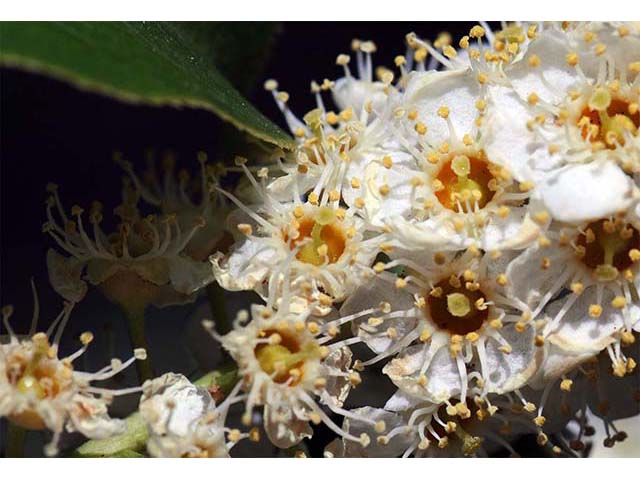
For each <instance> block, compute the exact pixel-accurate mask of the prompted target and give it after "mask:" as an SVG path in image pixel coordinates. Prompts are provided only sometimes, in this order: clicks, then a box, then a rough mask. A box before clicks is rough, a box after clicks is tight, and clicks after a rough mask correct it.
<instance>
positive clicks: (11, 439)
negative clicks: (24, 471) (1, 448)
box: [6, 422, 27, 458]
mask: <svg viewBox="0 0 640 480" xmlns="http://www.w3.org/2000/svg"><path fill="white" fill-rule="evenodd" d="M26 437H27V431H26V430H25V429H24V428H22V427H19V426H18V425H15V424H13V423H12V422H8V424H7V453H6V456H7V457H8V458H23V457H24V441H25V439H26Z"/></svg>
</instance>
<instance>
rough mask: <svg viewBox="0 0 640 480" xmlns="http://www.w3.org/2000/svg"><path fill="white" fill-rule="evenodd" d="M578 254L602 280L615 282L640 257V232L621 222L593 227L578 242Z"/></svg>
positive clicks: (579, 237)
mask: <svg viewBox="0 0 640 480" xmlns="http://www.w3.org/2000/svg"><path fill="white" fill-rule="evenodd" d="M576 245H577V249H576V254H577V255H578V257H579V258H580V260H582V262H583V263H584V264H585V265H586V266H587V267H589V268H590V269H592V270H593V272H594V274H595V275H596V276H597V277H598V278H599V279H601V280H613V279H614V278H616V277H617V276H618V273H619V272H621V271H624V270H626V269H627V268H629V267H630V266H631V265H632V264H633V262H634V261H637V258H636V255H640V251H639V250H640V232H638V230H636V229H635V228H634V227H632V226H631V225H629V224H627V223H625V222H623V221H621V220H617V219H616V220H599V221H597V222H593V223H590V224H589V225H588V226H587V228H586V229H585V231H584V233H581V234H579V235H578V237H577V239H576Z"/></svg>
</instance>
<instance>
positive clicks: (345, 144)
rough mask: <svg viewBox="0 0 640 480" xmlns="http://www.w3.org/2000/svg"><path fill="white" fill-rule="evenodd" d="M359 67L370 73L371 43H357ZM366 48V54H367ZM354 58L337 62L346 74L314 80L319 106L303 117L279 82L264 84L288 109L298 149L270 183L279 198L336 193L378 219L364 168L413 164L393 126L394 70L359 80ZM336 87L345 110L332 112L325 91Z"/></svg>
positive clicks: (364, 72) (288, 156)
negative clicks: (365, 192)
mask: <svg viewBox="0 0 640 480" xmlns="http://www.w3.org/2000/svg"><path fill="white" fill-rule="evenodd" d="M354 45H356V47H355V48H356V50H357V51H358V53H357V54H358V65H359V67H358V69H359V70H360V71H361V76H364V77H365V78H370V77H371V68H372V67H371V58H370V54H371V52H372V51H373V50H374V49H375V47H374V46H373V44H372V42H359V41H356V42H355V44H354ZM363 51H365V52H366V60H365V59H364V58H365V57H363V56H362V52H363ZM349 61H350V59H349V57H348V56H346V55H339V56H338V59H337V63H338V64H340V65H343V66H344V68H345V75H346V76H345V78H343V79H340V80H338V81H337V82H331V81H329V80H325V81H324V82H323V84H322V85H320V86H319V85H317V84H315V83H313V84H312V91H313V92H314V93H315V95H316V102H317V105H318V107H317V108H316V109H314V110H311V111H310V112H308V113H307V114H306V115H305V116H304V117H303V121H301V120H299V119H298V118H297V117H295V115H293V113H292V112H291V111H290V110H289V109H288V107H287V100H288V94H287V93H286V92H282V91H278V88H277V82H275V81H274V80H268V81H267V82H266V83H265V88H266V89H267V90H270V91H272V93H273V95H274V98H275V100H276V102H277V103H278V106H279V107H280V108H281V110H282V111H283V113H284V115H285V118H286V119H287V123H288V125H289V128H290V130H291V131H292V133H293V134H294V137H295V138H296V140H297V144H298V146H297V148H296V149H295V150H294V152H292V153H291V154H289V155H287V156H285V160H286V161H285V162H284V163H281V164H279V167H280V168H281V169H282V170H283V171H284V172H285V175H283V176H281V177H280V178H278V179H276V180H275V181H273V182H271V183H270V184H269V186H268V188H269V190H270V191H271V192H272V193H273V194H274V195H276V196H279V198H285V199H291V195H292V193H293V194H294V195H295V196H296V197H297V198H299V197H300V195H301V194H305V193H308V192H313V193H314V194H315V195H320V194H321V192H322V191H323V190H324V191H335V192H337V193H338V194H340V195H341V196H342V199H343V201H344V202H345V203H346V204H347V206H349V207H357V208H360V209H364V210H363V212H365V214H366V215H367V216H368V217H370V219H372V220H374V219H375V213H376V212H377V207H376V205H369V204H367V201H366V200H365V199H364V198H363V197H362V193H361V192H362V189H363V187H364V182H365V168H366V167H367V166H368V165H370V164H373V163H375V164H379V165H384V166H386V167H387V168H389V166H390V165H391V164H397V165H403V164H404V163H406V162H411V161H412V158H411V155H410V154H409V153H408V152H406V151H405V150H404V149H403V148H401V146H400V145H399V144H398V143H397V142H396V141H395V140H394V139H393V136H392V135H391V132H390V130H389V128H388V125H389V122H390V121H391V120H392V118H393V115H394V108H393V107H394V101H395V100H394V98H395V95H394V92H395V89H394V87H393V86H392V85H391V82H392V80H393V74H392V73H391V72H390V71H387V70H384V72H383V73H381V81H380V82H371V81H370V80H366V79H360V80H357V79H354V78H353V77H352V76H351V74H350V73H349V69H348V66H347V64H348V63H349ZM328 90H331V91H332V92H333V94H334V100H335V102H336V104H337V105H338V107H339V108H340V109H341V111H339V112H338V113H336V112H334V111H332V110H327V109H326V107H325V105H324V102H323V100H322V97H321V92H323V91H328Z"/></svg>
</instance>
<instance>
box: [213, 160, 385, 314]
mask: <svg viewBox="0 0 640 480" xmlns="http://www.w3.org/2000/svg"><path fill="white" fill-rule="evenodd" d="M245 169H246V167H245ZM246 172H247V175H251V173H250V172H249V171H248V170H246ZM263 173H264V175H263V178H264V177H265V176H266V172H263ZM251 178H252V179H253V177H252V176H251ZM254 184H255V185H256V188H257V189H258V192H259V193H260V194H261V195H262V199H263V203H262V204H261V205H259V206H257V207H256V208H255V209H253V208H250V207H248V206H245V205H244V204H242V203H241V202H240V201H239V200H238V199H237V198H236V197H234V196H233V195H231V194H228V193H226V192H225V194H226V195H228V196H229V197H230V198H231V199H232V200H233V201H234V202H236V204H237V205H238V206H239V207H240V212H238V214H236V215H232V216H231V217H230V218H229V222H230V223H235V222H237V223H236V224H235V225H233V226H230V230H232V231H234V232H236V235H237V234H238V232H239V233H240V238H238V239H237V241H236V243H235V244H234V246H233V247H232V249H231V251H230V253H229V254H227V255H224V254H223V253H221V252H219V253H216V254H215V255H213V256H212V257H211V263H212V264H213V272H214V274H215V277H216V279H217V281H218V282H219V283H220V285H222V286H223V287H224V288H226V289H228V290H256V291H257V292H258V293H260V294H261V295H263V296H265V295H266V291H267V290H269V289H271V291H272V292H274V291H275V290H274V289H291V288H293V287H294V286H297V288H299V289H301V292H300V296H301V297H302V298H305V299H307V300H308V301H310V302H313V301H315V300H320V301H321V302H320V305H318V307H319V308H321V312H318V313H325V314H326V313H328V309H329V308H330V306H331V303H332V302H333V301H340V300H342V299H344V298H345V296H347V295H349V294H350V293H351V292H352V291H353V290H354V289H355V288H356V287H357V286H358V285H360V284H361V283H362V282H363V281H366V279H367V278H368V277H370V276H371V275H372V273H371V268H370V267H371V264H372V263H373V260H374V258H375V256H376V254H377V253H378V249H379V244H380V243H381V241H382V239H383V236H382V235H380V234H379V233H378V232H375V231H374V230H370V229H368V228H367V224H366V222H365V221H364V220H363V219H362V218H361V217H360V216H359V215H358V212H357V211H356V210H355V209H353V208H347V209H345V208H343V207H341V206H340V203H339V201H340V196H339V194H337V193H336V194H334V193H333V192H326V191H324V193H322V196H320V197H319V196H318V195H315V194H314V193H311V194H309V198H308V200H307V201H306V202H302V201H301V200H300V199H299V197H297V196H296V195H294V198H293V199H292V200H293V201H289V202H281V201H278V200H277V199H275V198H274V197H273V196H272V194H271V193H270V192H269V191H268V189H266V188H264V184H263V185H261V186H259V185H258V184H257V182H255V180H254ZM242 214H244V215H242ZM285 270H287V271H289V275H288V282H289V284H288V285H284V286H283V285H282V283H283V279H282V277H283V272H284V271H285Z"/></svg>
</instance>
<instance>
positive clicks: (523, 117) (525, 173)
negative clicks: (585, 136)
mask: <svg viewBox="0 0 640 480" xmlns="http://www.w3.org/2000/svg"><path fill="white" fill-rule="evenodd" d="M489 99H490V101H491V103H490V106H489V108H490V112H489V115H487V120H486V123H485V128H484V129H483V139H482V142H483V146H484V150H485V153H486V154H487V158H488V159H489V161H491V162H492V163H495V164H496V165H500V166H502V167H504V168H505V169H506V170H507V171H508V172H509V173H511V175H513V177H514V178H515V179H516V180H518V181H519V182H524V181H530V182H534V183H535V182H537V181H538V180H539V179H540V178H542V175H543V172H544V171H546V170H549V169H551V168H554V167H557V165H558V161H559V159H558V158H556V157H557V156H556V157H553V156H551V155H550V154H549V148H548V147H549V145H548V144H547V143H545V142H542V141H540V139H538V138H537V137H535V136H534V134H533V133H532V132H531V131H530V130H529V129H528V128H527V122H528V121H529V120H530V119H532V118H533V117H534V115H535V114H534V113H533V112H531V111H530V110H529V109H528V108H527V107H525V105H524V104H523V101H522V100H520V99H519V98H518V96H517V94H516V93H515V92H514V91H513V90H511V89H509V88H506V87H492V88H491V89H490V90H489Z"/></svg>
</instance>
